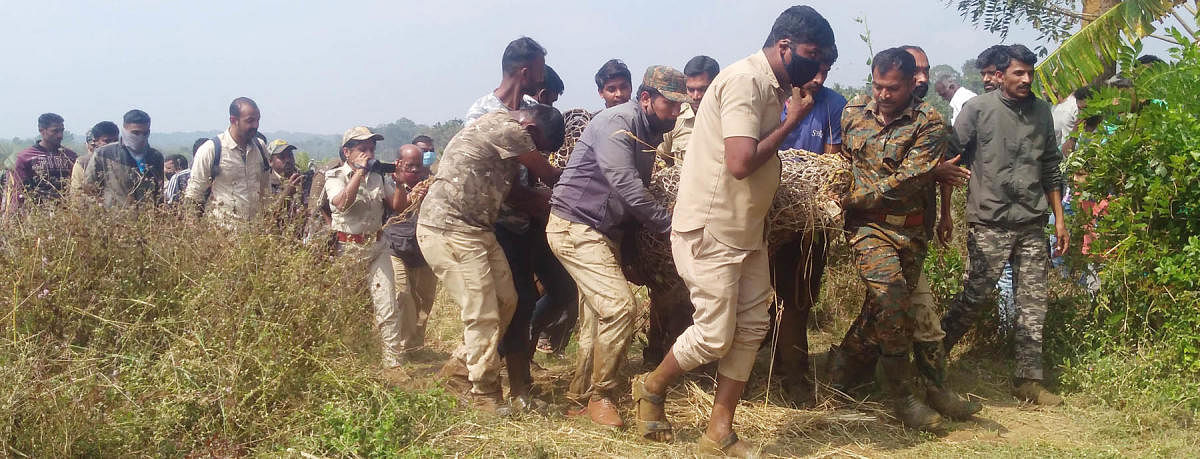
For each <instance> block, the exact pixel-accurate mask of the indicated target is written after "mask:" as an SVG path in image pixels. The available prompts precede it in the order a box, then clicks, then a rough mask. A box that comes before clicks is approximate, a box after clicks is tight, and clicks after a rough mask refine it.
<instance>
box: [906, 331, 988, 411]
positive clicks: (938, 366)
mask: <svg viewBox="0 0 1200 459" xmlns="http://www.w3.org/2000/svg"><path fill="white" fill-rule="evenodd" d="M913 357H914V359H913V360H915V362H916V366H917V370H918V371H920V373H921V376H922V377H923V378H924V380H925V381H924V383H925V402H926V403H928V404H929V406H931V407H933V409H935V410H937V412H938V413H941V414H942V416H945V417H947V418H950V419H954V420H958V421H961V420H964V419H969V418H970V417H971V416H972V415H974V414H975V413H978V412H979V411H980V410H982V409H983V405H982V404H980V403H979V402H976V401H972V400H968V399H966V398H964V397H962V396H960V395H958V393H956V392H954V391H953V390H950V388H949V387H947V385H946V353H945V352H944V351H942V343H941V342H940V341H915V342H913Z"/></svg>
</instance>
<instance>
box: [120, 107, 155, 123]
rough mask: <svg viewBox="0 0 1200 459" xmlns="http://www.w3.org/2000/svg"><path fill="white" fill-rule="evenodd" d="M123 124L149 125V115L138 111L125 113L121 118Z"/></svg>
mask: <svg viewBox="0 0 1200 459" xmlns="http://www.w3.org/2000/svg"><path fill="white" fill-rule="evenodd" d="M122 121H123V122H124V123H125V124H150V115H148V114H146V112H143V111H141V110H138V109H136V108H135V109H133V110H130V111H127V112H125V117H124V118H122Z"/></svg>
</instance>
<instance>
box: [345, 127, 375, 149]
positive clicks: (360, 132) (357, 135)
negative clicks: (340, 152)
mask: <svg viewBox="0 0 1200 459" xmlns="http://www.w3.org/2000/svg"><path fill="white" fill-rule="evenodd" d="M351 140H383V136H381V135H379V134H376V133H374V132H371V130H370V129H367V127H366V126H355V127H352V128H350V130H349V131H346V134H345V135H343V136H342V146H343V147H344V146H346V143H347V142H349V141H351Z"/></svg>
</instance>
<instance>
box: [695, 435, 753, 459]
mask: <svg viewBox="0 0 1200 459" xmlns="http://www.w3.org/2000/svg"><path fill="white" fill-rule="evenodd" d="M696 455H699V456H717V457H743V458H757V457H760V455H759V453H758V448H757V447H755V446H754V445H751V444H750V443H747V442H744V441H742V440H740V439H738V436H737V434H736V433H733V432H730V433H729V435H726V436H725V438H723V439H721V441H712V440H709V439H708V435H707V434H700V441H698V442H696Z"/></svg>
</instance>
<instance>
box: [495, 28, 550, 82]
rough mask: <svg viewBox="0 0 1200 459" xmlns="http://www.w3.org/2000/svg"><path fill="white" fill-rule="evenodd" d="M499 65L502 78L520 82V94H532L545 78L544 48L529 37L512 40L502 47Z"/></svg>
mask: <svg viewBox="0 0 1200 459" xmlns="http://www.w3.org/2000/svg"><path fill="white" fill-rule="evenodd" d="M500 67H501V70H503V71H504V79H506V80H516V81H517V82H518V83H519V84H520V87H521V94H524V95H527V96H533V95H534V93H535V92H536V91H537V90H538V87H539V86H541V85H542V80H543V79H544V78H546V48H543V47H542V45H539V44H538V42H536V41H533V39H532V38H529V37H521V38H518V39H516V40H513V41H511V42H509V43H508V46H507V47H505V48H504V56H503V57H501V58H500Z"/></svg>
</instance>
